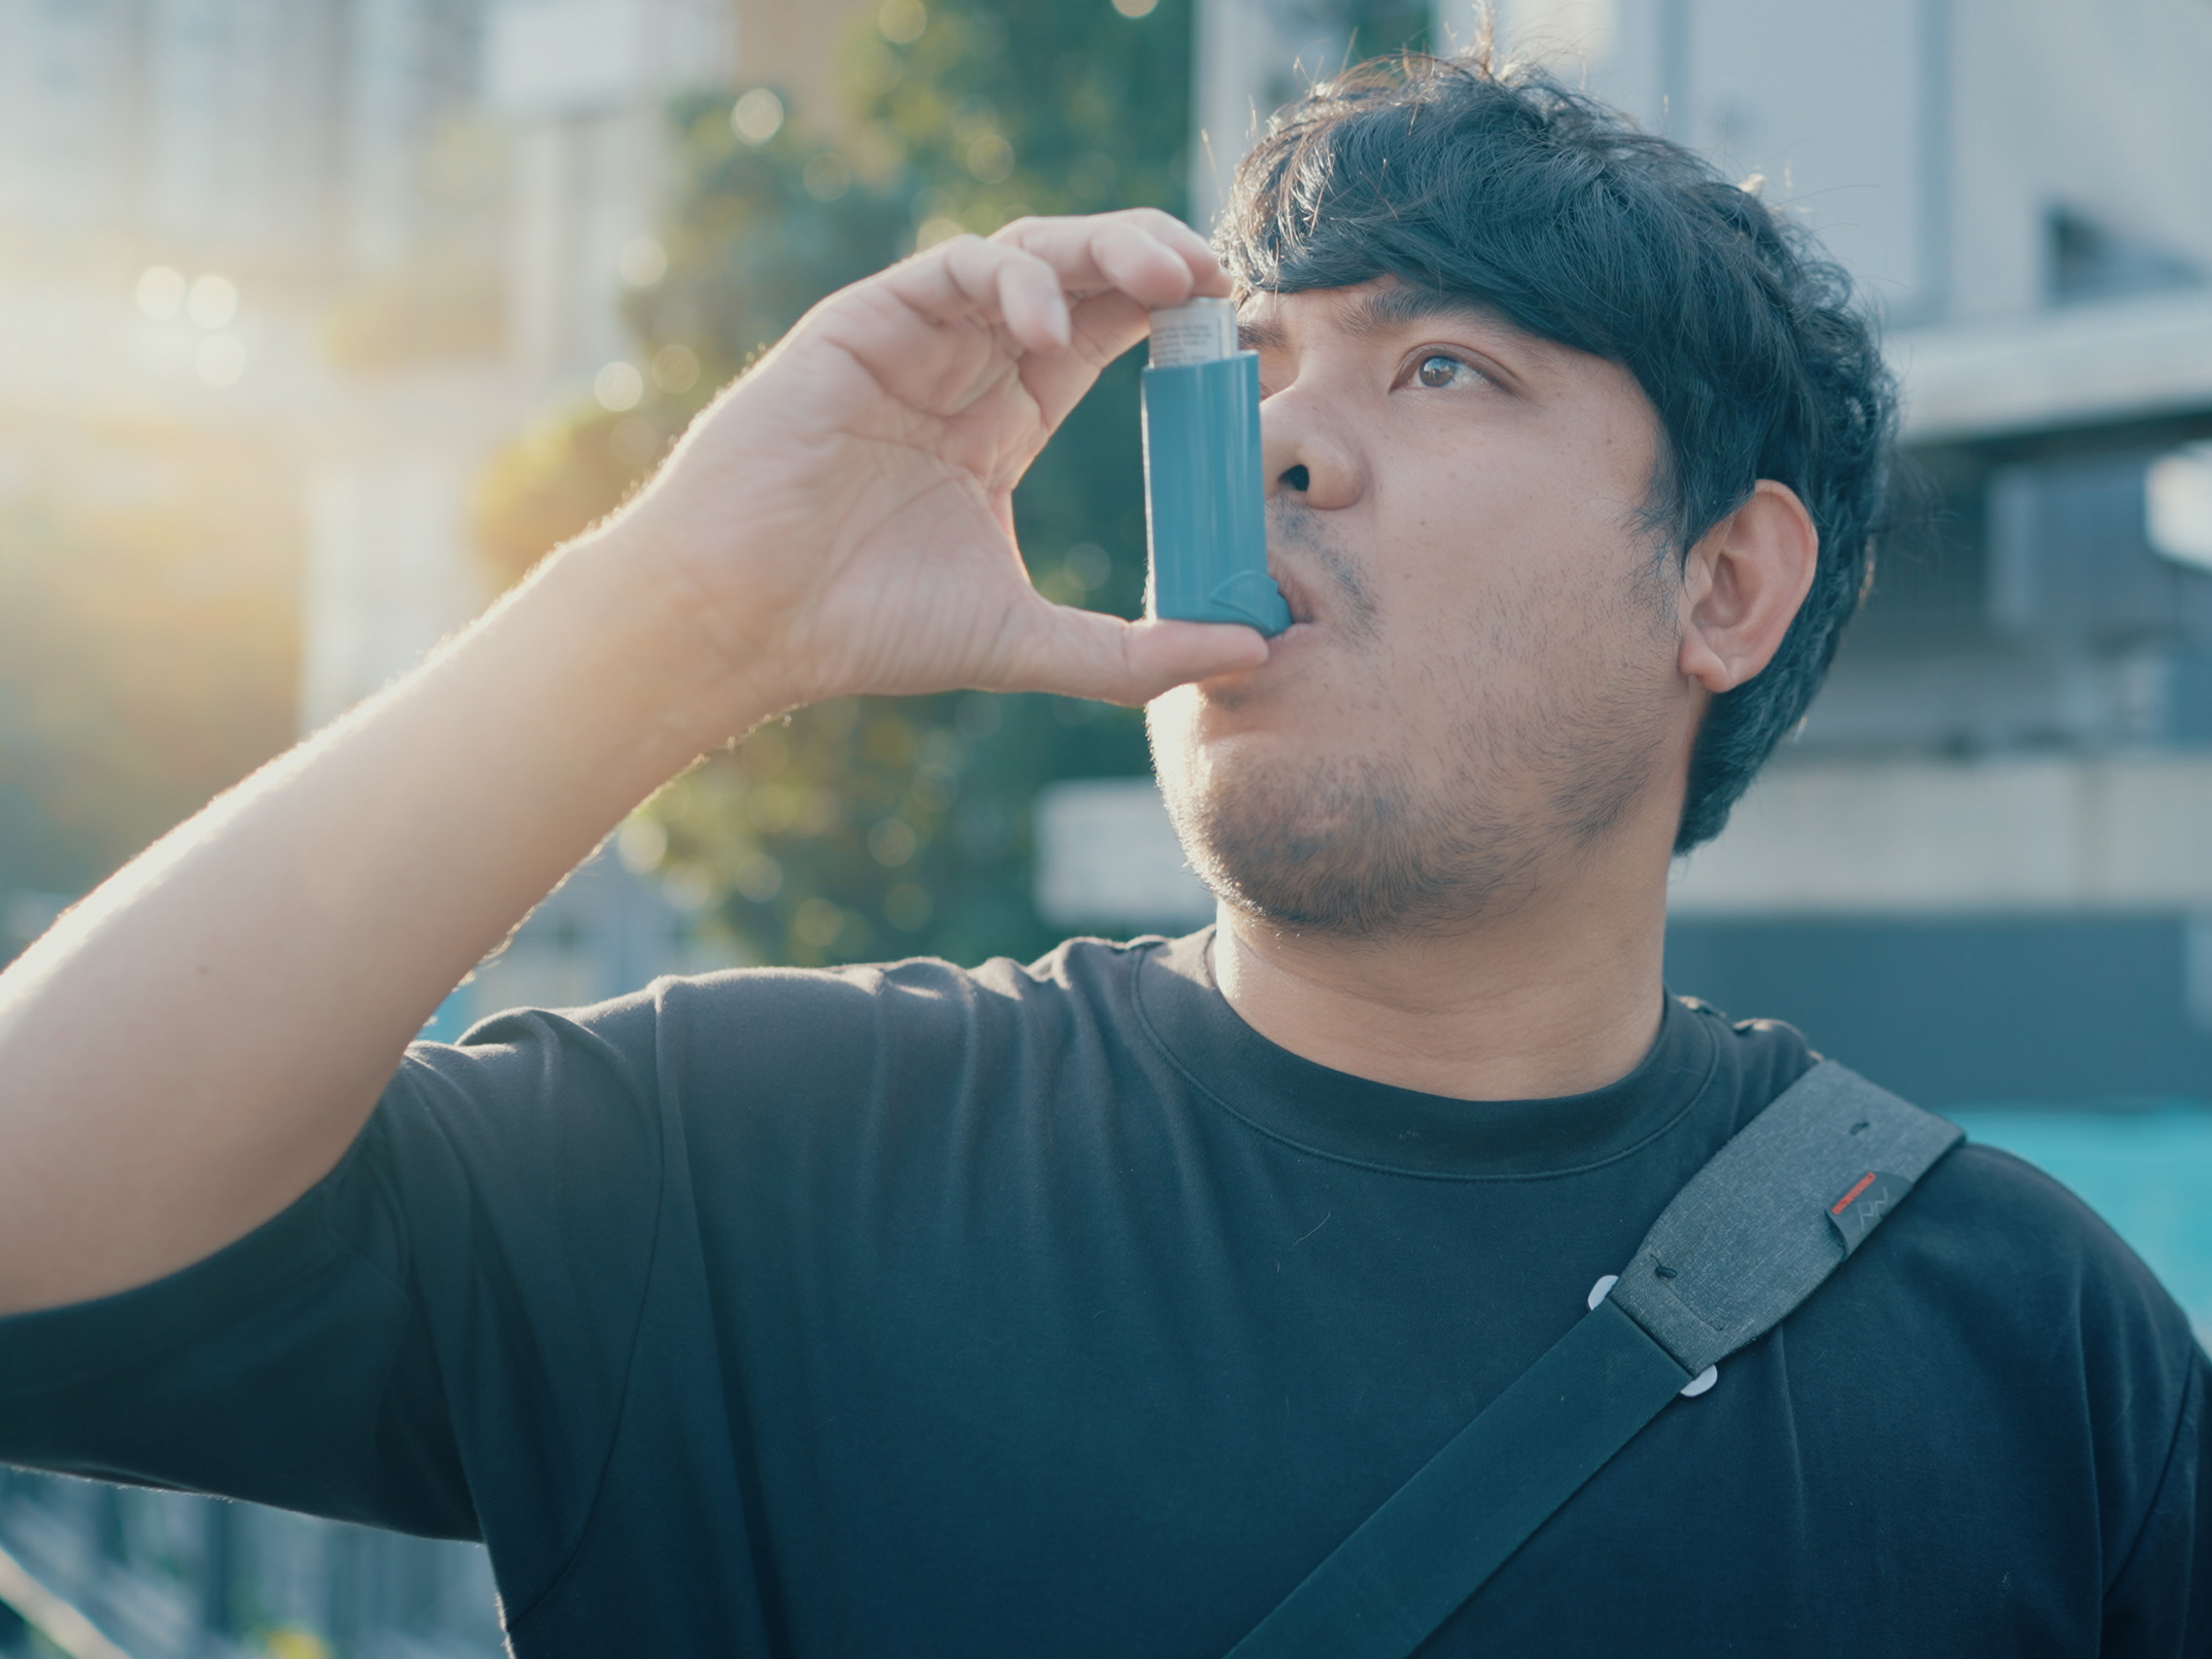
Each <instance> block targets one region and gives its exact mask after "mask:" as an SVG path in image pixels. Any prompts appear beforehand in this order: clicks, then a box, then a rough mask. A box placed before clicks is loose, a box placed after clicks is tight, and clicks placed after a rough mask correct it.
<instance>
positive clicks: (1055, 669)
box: [991, 599, 1267, 704]
mask: <svg viewBox="0 0 2212 1659" xmlns="http://www.w3.org/2000/svg"><path fill="white" fill-rule="evenodd" d="M1038 605H1039V607H1040V608H1041V609H1040V610H1039V611H1037V612H1033V613H1030V614H1028V615H1026V616H1024V617H1023V618H1022V621H1023V622H1024V623H1026V624H1028V626H1026V627H1025V629H1024V632H1023V636H1022V640H1021V644H1020V645H1019V646H1018V647H1017V648H1016V649H1015V650H1014V651H1013V652H1012V653H1010V656H1009V658H1008V660H1007V662H1006V663H1005V665H1004V668H1003V670H1002V675H1001V678H1000V679H998V681H997V682H996V683H995V684H994V685H993V686H992V687H991V689H993V690H1001V691H1016V690H1021V691H1056V692H1058V693H1060V694H1061V695H1062V696H1066V697H1094V698H1097V699H1098V700H1100V701H1102V702H1108V703H1127V704H1136V703H1145V702H1149V701H1151V700H1152V699H1153V698H1154V697H1156V696H1158V695H1159V694H1160V693H1161V692H1163V691H1167V690H1172V689H1173V688H1176V687H1177V686H1181V685H1185V684H1187V683H1188V682H1190V681H1193V680H1205V679H1210V678H1211V677H1212V676H1213V675H1216V674H1229V673H1234V672H1236V671H1237V670H1239V669H1246V668H1257V667H1258V666H1259V665H1260V664H1261V663H1263V662H1265V661H1266V660H1267V641H1266V640H1265V639H1263V638H1261V637H1260V635H1259V633H1258V631H1257V630H1255V629H1252V628H1246V627H1237V626H1234V625H1231V624H1228V623H1219V622H1174V621H1149V620H1148V621H1141V622H1127V621H1123V620H1122V619H1121V618H1119V617H1106V616H1102V615H1100V614H1099V613H1098V612H1096V611H1078V610H1076V609H1074V608H1073V607H1072V606H1067V605H1051V604H1047V603H1046V602H1044V601H1043V600H1041V599H1040V600H1039V601H1038Z"/></svg>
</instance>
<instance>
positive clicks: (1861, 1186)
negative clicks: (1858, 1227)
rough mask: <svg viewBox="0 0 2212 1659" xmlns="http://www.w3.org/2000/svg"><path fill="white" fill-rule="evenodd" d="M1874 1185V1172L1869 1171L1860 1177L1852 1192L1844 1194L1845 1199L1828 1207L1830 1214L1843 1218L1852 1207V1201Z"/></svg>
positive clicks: (1838, 1200) (1842, 1198)
mask: <svg viewBox="0 0 2212 1659" xmlns="http://www.w3.org/2000/svg"><path fill="white" fill-rule="evenodd" d="M1873 1184H1874V1171H1872V1170H1868V1171H1867V1173H1866V1174H1864V1175H1862V1176H1860V1177H1859V1179H1858V1183H1857V1184H1856V1185H1854V1186H1853V1187H1852V1188H1851V1190H1850V1191H1848V1192H1846V1193H1844V1194H1843V1197H1841V1198H1839V1199H1837V1200H1836V1202H1835V1203H1833V1204H1831V1205H1829V1206H1828V1214H1829V1215H1831V1216H1841V1215H1842V1214H1843V1212H1844V1211H1846V1210H1848V1209H1849V1208H1850V1207H1851V1200H1852V1199H1854V1198H1856V1197H1857V1196H1858V1195H1859V1194H1860V1193H1862V1192H1864V1191H1865V1190H1866V1189H1867V1188H1868V1187H1870V1186H1872V1185H1873Z"/></svg>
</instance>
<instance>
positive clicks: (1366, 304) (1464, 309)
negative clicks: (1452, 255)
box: [1237, 282, 1498, 351]
mask: <svg viewBox="0 0 2212 1659" xmlns="http://www.w3.org/2000/svg"><path fill="white" fill-rule="evenodd" d="M1431 317H1449V318H1454V319H1457V320H1461V321H1466V322H1474V323H1482V324H1485V325H1487V326H1489V327H1492V328H1494V327H1497V326H1498V317H1497V314H1496V313H1495V312H1494V311H1492V309H1491V308H1490V307H1489V306H1488V305H1485V304H1484V303H1483V302H1482V301H1481V300H1475V299H1472V298H1470V297H1468V296H1467V295H1464V294H1452V293H1448V292H1446V291H1444V290H1442V289H1435V288H1410V287H1408V286H1406V285H1405V284H1403V283H1396V282H1393V283H1390V284H1387V286H1385V287H1381V288H1371V289H1369V290H1367V291H1366V292H1365V293H1363V294H1360V295H1359V296H1357V297H1356V298H1355V299H1353V300H1350V301H1348V302H1347V303H1346V305H1345V307H1344V309H1343V311H1342V312H1341V314H1340V326H1341V327H1342V328H1343V330H1344V332H1345V333H1346V334H1348V335H1352V336H1353V337H1354V338H1359V339H1367V338H1373V337H1374V336H1375V335H1387V334H1390V333H1392V332H1393V331H1395V330H1398V329H1402V328H1404V327H1405V326H1406V325H1407V324H1408V323H1418V322H1422V321H1425V320H1427V319H1428V318H1431ZM1289 343H1290V335H1289V331H1288V330H1286V329H1284V328H1283V326H1282V323H1281V322H1280V321H1279V320H1278V319H1276V318H1274V317H1255V318H1253V319H1251V320H1250V321H1248V322H1247V321H1245V320H1244V319H1239V321H1238V323H1237V344H1238V345H1240V346H1241V347H1243V348H1244V349H1245V350H1246V351H1282V350H1284V349H1286V348H1287V347H1288V345H1289Z"/></svg>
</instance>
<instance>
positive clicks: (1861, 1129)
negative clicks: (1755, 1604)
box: [1230, 1061, 1960, 1659]
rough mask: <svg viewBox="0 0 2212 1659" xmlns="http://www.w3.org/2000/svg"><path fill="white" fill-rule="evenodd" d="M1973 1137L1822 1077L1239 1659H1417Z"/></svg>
mask: <svg viewBox="0 0 2212 1659" xmlns="http://www.w3.org/2000/svg"><path fill="white" fill-rule="evenodd" d="M1959 1139H1960V1134H1959V1130H1958V1128H1957V1126H1956V1125H1955V1124H1951V1123H1947V1122H1946V1121H1945V1120H1944V1119H1942V1118H1940V1117H1937V1116H1935V1115H1933V1114H1932V1113H1929V1112H1922V1111H1921V1110H1920V1109H1919V1108H1918V1107H1915V1106H1909V1105H1907V1104H1906V1103H1905V1102H1904V1101H1902V1100H1899V1099H1898V1098H1897V1097H1896V1096H1895V1095H1893V1094H1889V1093H1887V1092H1886V1091H1884V1090H1882V1089H1879V1088H1877V1087H1876V1086H1875V1085H1874V1084H1872V1083H1870V1082H1868V1081H1867V1080H1866V1079H1865V1078H1864V1077H1860V1076H1859V1075H1858V1074H1857V1073H1855V1072H1851V1071H1848V1070H1846V1069H1845V1068H1843V1067H1842V1066H1839V1065H1836V1064H1835V1063H1834V1062H1833V1061H1823V1062H1822V1063H1821V1064H1819V1065H1817V1066H1815V1067H1814V1068H1813V1069H1812V1070H1811V1071H1810V1072H1808V1073H1807V1074H1806V1075H1805V1076H1804V1077H1801V1078H1800V1079H1798V1081H1797V1082H1796V1083H1794V1084H1793V1085H1791V1086H1790V1087H1789V1088H1787V1089H1785V1090H1783V1091H1782V1093H1781V1094H1780V1095H1779V1096H1777V1097H1776V1098H1775V1100H1774V1101H1773V1103H1772V1104H1771V1105H1770V1106H1768V1108H1767V1109H1766V1110H1765V1111H1764V1112H1760V1113H1759V1115H1758V1116H1757V1117H1755V1118H1753V1119H1752V1120H1751V1121H1750V1122H1749V1123H1748V1124H1746V1125H1745V1126H1744V1127H1743V1129H1742V1130H1740V1131H1739V1132H1738V1134H1737V1136H1736V1137H1735V1139H1733V1140H1732V1141H1730V1142H1729V1143H1728V1145H1727V1146H1725V1147H1722V1148H1721V1149H1720V1150H1719V1151H1718V1152H1717V1153H1715V1154H1714V1156H1713V1158H1712V1161H1711V1162H1709V1163H1707V1164H1706V1165H1705V1167H1704V1168H1703V1169H1702V1170H1700V1171H1699V1172H1698V1173H1697V1175H1695V1176H1694V1177H1692V1178H1691V1181H1690V1183H1689V1184H1688V1185H1687V1186H1685V1187H1683V1189H1682V1190H1681V1191H1680V1192H1679V1193H1677V1194H1676V1195H1675V1197H1674V1201H1673V1202H1672V1203H1671V1204H1669V1205H1668V1207H1667V1210H1666V1212H1665V1213H1664V1214H1663V1215H1662V1216H1661V1217H1660V1218H1659V1219H1658V1220H1657V1221H1656V1222H1654V1223H1653V1225H1652V1229H1651V1231H1650V1232H1649V1233H1647V1234H1645V1235H1644V1241H1643V1243H1642V1244H1641V1245H1639V1246H1638V1247H1637V1249H1636V1253H1635V1256H1634V1258H1633V1260H1632V1261H1631V1262H1630V1264H1629V1265H1628V1266H1627V1267H1626V1268H1624V1269H1623V1270H1622V1272H1621V1277H1620V1279H1619V1282H1618V1283H1616V1284H1615V1285H1614V1287H1613V1288H1612V1291H1611V1293H1610V1294H1609V1295H1608V1296H1606V1297H1605V1298H1604V1299H1603V1300H1601V1301H1599V1302H1598V1304H1597V1306H1596V1307H1595V1308H1594V1309H1592V1311H1591V1312H1590V1314H1589V1316H1588V1317H1587V1318H1585V1319H1583V1320H1581V1321H1579V1322H1578V1323H1577V1324H1575V1325H1574V1326H1572V1327H1571V1328H1570V1329H1569V1330H1568V1331H1567V1333H1566V1335H1564V1336H1563V1337H1562V1338H1561V1339H1560V1340H1559V1341H1558V1342H1557V1343H1555V1344H1554V1345H1553V1346H1552V1348H1551V1349H1550V1350H1549V1351H1547V1352H1546V1353H1545V1355H1544V1356H1543V1358H1542V1359H1538V1360H1537V1361H1536V1363H1535V1364H1534V1365H1532V1366H1530V1367H1529V1368H1528V1369H1527V1371H1525V1372H1523V1373H1522V1375H1521V1376H1519V1377H1518V1378H1516V1379H1515V1380H1514V1381H1513V1383H1512V1384H1511V1385H1510V1386H1508V1387H1507V1389H1506V1390H1505V1392H1504V1393H1503V1394H1500V1395H1499V1396H1498V1397H1497V1398H1496V1399H1495V1400H1493V1401H1492V1403H1491V1404H1490V1405H1489V1406H1488V1407H1486V1408H1485V1409H1484V1410H1483V1412H1482V1413H1481V1415H1479V1416H1478V1417H1476V1418H1475V1420H1474V1421H1473V1422H1472V1423H1470V1424H1468V1425H1467V1427H1466V1428H1465V1429H1463V1430H1460V1431H1459V1433H1458V1434H1457V1436H1455V1437H1454V1438H1453V1439H1452V1440H1451V1441H1450V1442H1448V1443H1447V1444H1446V1445H1445V1447H1444V1448H1443V1450H1441V1451H1439V1452H1438V1453H1437V1454H1436V1455H1435V1456H1434V1457H1433V1458H1431V1459H1430V1460H1429V1461H1428V1462H1427V1463H1426V1464H1424V1465H1422V1467H1421V1468H1420V1469H1418V1470H1416V1471H1415V1473H1414V1475H1413V1478H1412V1479H1410V1480H1408V1481H1407V1482H1406V1483H1405V1485H1403V1486H1402V1487H1400V1488H1399V1489H1398V1490H1397V1491H1396V1492H1395V1493H1393V1494H1391V1496H1390V1497H1389V1499H1388V1500H1386V1501H1385V1502H1384V1504H1383V1506H1382V1507H1381V1508H1379V1509H1377V1510H1376V1511H1375V1513H1374V1514H1372V1515H1370V1516H1369V1517H1368V1518H1367V1519H1366V1520H1365V1521H1364V1522H1362V1523H1361V1524H1360V1527H1359V1529H1358V1531H1356V1532H1355V1533H1353V1534H1352V1536H1351V1537H1349V1538H1347V1539H1346V1540H1345V1541H1344V1542H1343V1543H1342V1544H1340V1545H1338V1546H1337V1548H1336V1549H1335V1550H1334V1551H1333V1552H1332V1553H1331V1554H1330V1555H1329V1556H1328V1558H1327V1559H1326V1560H1324V1561H1323V1562H1322V1563H1321V1564H1320V1565H1319V1566H1318V1567H1317V1568H1315V1569H1314V1571H1312V1572H1311V1573H1309V1574H1308V1575H1307V1576H1306V1579H1305V1581H1304V1582H1302V1583H1301V1584H1299V1586H1298V1587H1297V1588H1296V1589H1295V1590H1293V1591H1292V1592H1291V1593H1290V1595H1289V1596H1288V1597H1287V1598H1286V1599H1285V1600H1284V1601H1283V1602H1282V1605H1281V1606H1277V1607H1276V1608H1275V1610H1274V1611H1273V1612H1271V1613H1269V1614H1268V1616H1267V1617H1266V1618H1265V1619H1263V1620H1262V1621H1261V1622H1260V1623H1259V1625H1258V1626H1257V1627H1255V1628H1254V1629H1253V1631H1252V1632H1251V1634H1250V1635H1248V1636H1246V1638H1245V1640H1244V1641H1240V1642H1239V1643H1238V1644H1237V1646H1236V1647H1235V1649H1233V1651H1232V1652H1231V1654H1230V1659H1407V1656H1409V1655H1411V1654H1412V1653H1414V1652H1415V1651H1416V1650H1417V1649H1419V1648H1420V1647H1422V1645H1423V1644H1424V1643H1425V1642H1426V1641H1428V1639H1429V1638H1430V1637H1431V1636H1433V1635H1434V1634H1435V1632H1436V1630H1437V1628H1438V1627H1439V1626H1440V1625H1442V1624H1443V1623H1444V1621H1445V1620H1446V1619H1448V1618H1450V1617H1451V1616H1452V1614H1453V1613H1454V1612H1456V1611H1457V1609H1458V1608H1459V1607H1460V1606H1461V1605H1463V1604H1464V1603H1465V1602H1466V1600H1467V1598H1468V1597H1470V1596H1472V1595H1473V1594H1474V1593H1475V1592H1476V1591H1478V1590H1480V1589H1481V1588H1482V1587H1483V1585H1484V1584H1485V1583H1486V1582H1488V1581H1489V1579H1490V1576H1491V1574H1492V1573H1493V1572H1495V1571H1497V1570H1498V1569H1499V1568H1500V1567H1502V1566H1504V1565H1505V1563H1506V1562H1507V1561H1508V1560H1509V1559H1511V1557H1512V1556H1513V1554H1514V1552H1515V1551H1517V1550H1518V1549H1519V1548H1520V1547H1521V1545H1522V1544H1523V1543H1525V1542H1527V1539H1528V1537H1529V1535H1531V1534H1533V1533H1534V1532H1535V1531H1536V1530H1537V1528H1539V1527H1541V1526H1542V1525H1543V1524H1544V1523H1545V1522H1546V1521H1547V1520H1549V1519H1550V1518H1551V1517H1552V1516H1553V1514H1555V1513H1556V1512H1557V1511H1558V1510H1559V1508H1560V1506H1561V1505H1562V1504H1563V1503H1564V1502H1565V1501H1566V1500H1568V1499H1569V1498H1571V1497H1573V1496H1574V1494H1575V1493H1576V1492H1577V1491H1578V1490H1579V1489H1580V1488H1581V1487H1582V1486H1583V1484H1584V1483H1585V1482H1586V1481H1588V1480H1589V1479H1590V1478H1591V1477H1592V1476H1593V1475H1595V1474H1596V1473H1597V1472H1598V1470H1599V1469H1600V1468H1602V1467H1603V1466H1604V1465H1605V1464H1606V1463H1607V1462H1609V1461H1610V1460H1611V1458H1612V1457H1613V1455H1614V1453H1616V1452H1618V1451H1619V1450H1620V1449H1621V1448H1622V1447H1623V1446H1625V1445H1627V1444H1628V1443H1629V1441H1630V1440H1632V1439H1633V1438H1634V1437H1635V1435H1636V1434H1637V1433H1638V1432H1639V1431H1640V1430H1642V1429H1643V1427H1644V1426H1645V1425H1646V1424H1647V1423H1649V1422H1650V1421H1651V1420H1652V1419H1654V1418H1655V1417H1657V1416H1658V1415H1659V1414H1660V1413H1661V1412H1662V1411H1664V1410H1666V1409H1667V1408H1668V1405H1670V1404H1672V1402H1673V1400H1674V1398H1675V1395H1676V1391H1678V1390H1679V1389H1680V1388H1681V1386H1682V1384H1683V1383H1684V1382H1686V1381H1688V1380H1689V1379H1690V1378H1691V1377H1693V1376H1696V1375H1697V1374H1698V1373H1699V1372H1701V1371H1703V1370H1704V1368H1705V1367H1706V1366H1708V1365H1711V1364H1715V1363H1717V1362H1718V1361H1719V1360H1721V1359H1725V1358H1727V1357H1728V1356H1729V1355H1730V1354H1733V1353H1735V1352H1736V1351H1737V1350H1738V1348H1741V1347H1743V1346H1744V1344H1746V1343H1748V1342H1751V1341H1754V1340H1756V1339H1757V1338H1758V1337H1761V1336H1763V1335H1765V1334H1766V1333H1767V1332H1768V1331H1769V1330H1771V1329H1773V1326H1774V1325H1776V1324H1779V1323H1780V1322H1781V1321H1782V1319H1783V1318H1784V1317H1786V1316H1787V1315H1788V1314H1789V1313H1790V1312H1791V1311H1792V1310H1793V1309H1795V1308H1796V1307H1797V1306H1798V1304H1799V1303H1801V1302H1803V1301H1804V1300H1805V1299H1806V1297H1808V1296H1809V1295H1810V1294H1811V1293H1812V1292H1813V1291H1814V1290H1816V1289H1818V1288H1820V1285H1821V1283H1822V1282H1823V1281H1824V1280H1826V1279H1827V1277H1828V1275H1829V1274H1831V1273H1833V1272H1834V1271H1835V1270H1836V1269H1837V1267H1838V1266H1839V1265H1841V1264H1842V1263H1843V1260H1844V1259H1845V1257H1847V1256H1848V1255H1850V1253H1852V1252H1853V1251H1855V1250H1857V1249H1858V1247H1859V1245H1860V1244H1861V1243H1862V1242H1864V1240H1865V1239H1866V1237H1867V1235H1868V1234H1869V1233H1871V1232H1872V1231H1873V1230H1874V1229H1875V1227H1876V1226H1878V1225H1879V1223H1880V1221H1881V1219H1882V1218H1883V1217H1884V1216H1886V1215H1887V1214H1888V1213H1889V1211H1890V1210H1891V1209H1892V1208H1893V1207H1894V1206H1895V1205H1896V1204H1898V1203H1899V1202H1901V1201H1902V1200H1903V1199H1904V1198H1905V1197H1906V1195H1907V1194H1908V1193H1910V1192H1911V1190H1912V1187H1913V1183H1914V1182H1915V1181H1917V1180H1918V1179H1919V1178H1920V1177H1921V1176H1922V1175H1924V1174H1925V1173H1926V1172H1927V1170H1928V1167H1929V1166H1930V1165H1931V1164H1933V1163H1934V1162H1935V1161H1936V1159H1938V1158H1940V1157H1941V1156H1943V1154H1944V1153H1945V1152H1947V1151H1949V1149H1950V1148H1951V1147H1952V1146H1954V1145H1955V1144H1956V1143H1957V1142H1958V1140H1959ZM1680 1409H1683V1410H1689V1411H1709V1410H1712V1409H1714V1408H1713V1407H1712V1406H1709V1405H1704V1404H1700V1403H1692V1404H1690V1405H1687V1406H1684V1407H1682V1408H1680Z"/></svg>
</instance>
